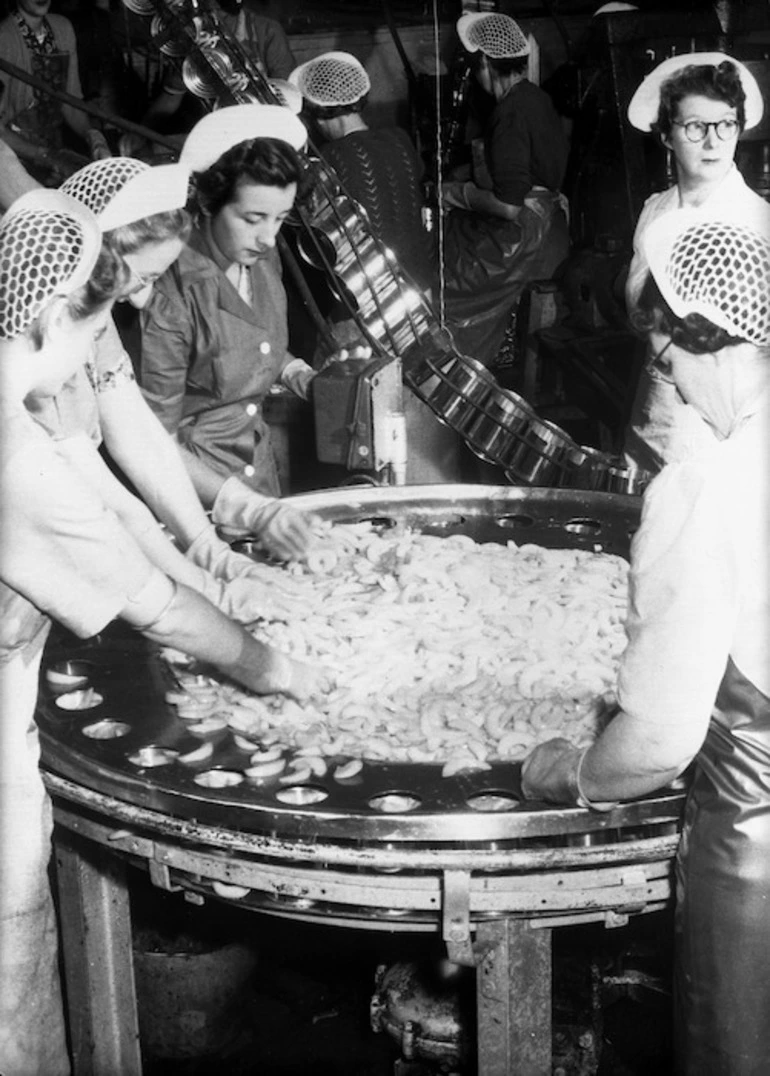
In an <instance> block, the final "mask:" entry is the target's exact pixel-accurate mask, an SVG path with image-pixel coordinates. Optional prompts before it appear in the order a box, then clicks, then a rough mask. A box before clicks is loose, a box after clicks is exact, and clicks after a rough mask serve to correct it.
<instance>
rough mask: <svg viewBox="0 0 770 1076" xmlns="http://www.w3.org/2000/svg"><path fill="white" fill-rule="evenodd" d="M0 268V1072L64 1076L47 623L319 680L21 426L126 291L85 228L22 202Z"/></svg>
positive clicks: (247, 677)
mask: <svg viewBox="0 0 770 1076" xmlns="http://www.w3.org/2000/svg"><path fill="white" fill-rule="evenodd" d="M41 248H45V250H46V251H47V255H48V256H47V257H46V258H39V257H37V255H38V253H39V251H40V250H41ZM0 262H2V264H3V267H4V270H3V271H4V285H5V286H4V290H3V293H2V295H1V296H0V409H1V410H2V423H0V438H1V440H2V444H1V445H0V448H1V449H2V451H0V500H1V502H2V509H3V510H2V517H1V519H2V527H1V529H0V553H1V555H0V607H1V609H2V616H0V624H2V638H1V639H0V713H2V721H1V722H0V868H1V869H0V878H1V879H2V884H1V885H0V1066H1V1067H2V1071H3V1073H4V1076H66V1074H67V1073H68V1072H69V1062H68V1058H67V1047H66V1036H65V1028H64V1019H63V1012H62V999H61V990H60V985H59V977H58V960H57V936H56V922H55V915H54V908H53V903H52V900H51V894H50V889H49V883H48V877H47V868H48V862H49V859H50V853H51V844H50V842H51V804H50V800H49V799H48V796H47V794H46V791H45V787H44V785H43V782H42V780H41V777H40V773H39V770H38V763H39V755H40V750H39V743H38V734H37V728H36V725H35V722H34V712H35V705H36V698H37V685H38V675H39V671H40V661H41V656H42V651H43V647H44V644H45V641H46V637H47V635H48V631H49V628H50V624H51V620H52V619H53V620H57V621H59V622H60V623H62V624H63V625H65V626H66V627H67V628H68V629H69V630H70V631H72V632H74V633H75V634H76V635H78V636H80V637H82V638H87V637H90V636H93V635H95V634H97V633H98V632H99V631H101V630H102V629H103V628H104V627H106V626H107V624H109V623H110V622H111V621H112V620H114V619H115V618H120V619H122V620H124V621H125V622H126V623H127V624H129V625H130V626H131V627H133V628H135V629H136V630H137V631H139V632H141V633H142V634H143V635H144V636H145V637H146V638H148V639H150V640H152V641H153V642H155V643H159V644H163V645H168V646H173V647H175V648H178V649H179V650H182V651H183V652H185V653H188V654H190V655H191V656H193V657H196V658H198V659H199V660H202V661H205V662H207V663H210V664H212V665H214V666H215V667H217V668H219V669H220V670H221V672H223V673H224V674H225V675H226V676H229V677H231V678H232V679H233V680H235V681H236V682H238V683H240V684H242V685H243V686H245V687H246V688H248V689H249V690H251V691H254V692H256V693H258V694H266V693H276V692H281V693H284V694H287V695H289V696H291V697H293V698H296V699H307V698H308V697H310V696H312V695H314V694H317V693H319V692H322V691H324V690H326V689H327V687H328V686H329V681H328V679H327V677H326V676H325V674H323V673H322V672H320V671H318V670H316V669H314V668H312V667H310V666H308V665H306V664H304V663H302V662H297V661H294V660H293V659H290V658H289V657H288V656H286V655H285V654H282V653H279V652H278V651H276V650H274V649H272V648H270V647H266V646H264V645H263V644H261V643H258V642H257V641H256V640H255V639H254V638H253V637H252V636H251V635H249V634H248V633H247V632H246V631H245V629H244V628H242V627H241V626H239V625H238V624H236V623H235V622H234V621H232V620H230V619H228V618H227V617H226V616H225V615H224V614H223V613H221V612H220V611H219V610H218V609H217V608H216V607H215V606H214V605H212V604H211V603H210V602H209V601H207V600H206V599H205V598H204V597H203V596H202V595H200V594H199V593H196V591H195V590H193V589H191V588H190V587H187V586H185V585H183V584H179V583H177V582H175V581H174V580H173V579H172V578H170V577H169V576H168V575H167V574H166V573H165V571H164V570H163V568H162V567H161V566H159V565H158V564H157V563H156V562H155V561H154V560H153V559H152V558H151V557H148V556H147V555H146V553H145V552H144V551H143V549H142V548H141V547H140V545H139V544H138V543H137V541H136V540H135V538H134V536H133V535H132V534H131V533H130V531H128V530H127V529H126V528H125V527H124V526H122V524H121V522H120V519H119V517H118V515H117V514H116V512H115V511H114V510H113V508H112V501H113V495H112V493H111V492H110V490H109V488H108V486H107V485H106V484H105V485H104V487H103V488H102V489H101V490H100V489H97V487H96V485H95V484H94V483H93V482H92V481H91V480H90V479H89V478H88V477H86V476H84V475H83V474H82V473H81V471H80V470H79V469H78V468H77V467H76V466H73V464H72V462H71V461H70V459H68V457H67V456H66V454H64V455H63V454H62V453H61V451H60V448H61V444H62V443H61V442H56V441H54V440H53V439H52V438H51V437H50V436H49V435H48V434H47V433H46V432H45V430H44V429H42V428H41V426H40V425H39V424H38V423H36V422H35V421H34V420H33V418H32V416H31V414H30V412H29V410H28V408H27V403H28V401H29V400H30V398H36V399H39V400H45V399H46V398H49V397H51V396H53V395H55V394H56V393H57V392H59V391H60V389H61V387H62V385H63V384H64V383H65V382H66V381H67V380H68V379H69V378H70V377H71V376H72V375H73V374H74V373H75V372H76V371H77V370H78V369H79V367H80V366H81V365H82V364H83V363H84V362H85V361H86V360H87V358H88V355H89V352H90V350H91V348H92V346H93V342H94V340H95V339H96V338H97V337H98V336H99V334H100V333H102V332H103V331H104V330H105V329H106V327H107V325H108V324H109V318H110V310H111V307H112V303H113V302H114V299H115V297H116V296H117V295H118V294H119V293H120V291H121V290H122V289H123V288H124V287H125V284H126V277H127V273H128V270H127V269H126V267H125V265H124V264H123V263H122V262H121V260H120V259H119V258H118V257H117V256H116V255H115V253H114V252H112V251H111V250H110V249H109V248H107V247H103V245H102V241H101V234H100V231H99V227H98V224H97V222H96V220H95V218H94V216H93V214H91V213H90V212H89V211H88V210H86V209H85V207H83V206H82V205H80V203H78V202H77V201H76V200H75V199H72V198H69V197H68V196H66V195H62V194H61V193H60V192H58V191H50V190H43V191H32V192H30V193H29V194H27V195H24V196H23V197H22V198H20V199H18V200H17V201H16V202H15V203H14V205H13V206H12V207H11V210H10V211H9V212H8V213H7V214H6V215H5V217H4V218H3V220H2V222H0ZM113 481H114V480H113ZM115 496H116V497H117V498H119V497H120V496H121V495H120V494H116V495H115Z"/></svg>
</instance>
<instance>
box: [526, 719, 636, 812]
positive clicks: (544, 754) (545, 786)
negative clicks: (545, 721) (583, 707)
mask: <svg viewBox="0 0 770 1076" xmlns="http://www.w3.org/2000/svg"><path fill="white" fill-rule="evenodd" d="M588 750H589V748H588V747H575V745H574V744H572V743H570V741H569V740H566V739H564V738H563V737H557V738H556V739H553V740H547V741H546V743H541V744H539V745H538V746H537V747H536V748H535V749H534V750H533V751H531V752H530V754H529V755H527V757H526V758H525V759H524V762H523V764H522V767H521V791H522V794H523V796H524V798H525V799H528V800H545V801H546V803H563V804H567V805H568V806H571V807H587V808H589V809H590V810H592V811H601V812H604V811H611V810H612V809H613V807H617V803H615V802H610V801H607V802H604V801H602V802H597V801H596V800H589V799H588V798H587V797H586V796H585V795H584V793H583V790H582V788H581V786H580V769H581V766H582V763H583V758H584V757H585V755H586V753H587V752H588Z"/></svg>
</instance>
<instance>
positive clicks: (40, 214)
mask: <svg viewBox="0 0 770 1076" xmlns="http://www.w3.org/2000/svg"><path fill="white" fill-rule="evenodd" d="M101 247H102V233H101V231H100V230H99V225H98V223H97V221H96V217H95V216H94V214H93V213H92V212H91V211H90V210H89V209H87V208H86V207H85V206H84V205H83V204H82V203H81V202H78V201H77V200H76V199H75V198H72V197H70V196H69V195H67V194H62V192H61V191H57V190H46V189H43V188H40V189H37V190H32V191H28V192H27V194H23V195H22V196H21V197H20V198H17V199H16V201H15V202H13V203H12V204H11V206H10V208H9V209H8V211H7V212H6V214H5V216H4V217H3V219H2V221H1V222H0V339H2V340H13V339H15V338H16V337H18V336H21V335H22V333H24V332H25V331H26V330H27V329H28V328H29V326H30V325H32V323H33V322H34V320H35V318H36V317H38V315H39V314H40V313H41V312H42V311H43V310H44V309H45V308H46V307H47V305H48V304H49V303H50V302H51V300H52V299H53V298H54V297H55V296H56V295H71V294H72V292H74V291H77V289H78V288H81V287H82V286H83V285H84V284H85V283H86V281H87V280H88V278H89V277H90V275H91V273H92V271H93V268H94V266H95V265H96V259H97V258H98V257H99V252H100V250H101Z"/></svg>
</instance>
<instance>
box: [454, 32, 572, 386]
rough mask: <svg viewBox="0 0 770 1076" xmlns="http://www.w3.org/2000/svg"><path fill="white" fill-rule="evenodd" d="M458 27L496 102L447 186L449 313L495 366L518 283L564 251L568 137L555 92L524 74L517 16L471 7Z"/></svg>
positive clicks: (465, 345) (460, 338)
mask: <svg viewBox="0 0 770 1076" xmlns="http://www.w3.org/2000/svg"><path fill="white" fill-rule="evenodd" d="M457 32H458V34H459V37H460V41H461V42H462V44H463V46H464V48H465V49H466V51H467V52H468V53H469V55H470V57H471V60H472V62H473V64H474V66H475V75H476V79H477V80H478V82H479V84H480V85H481V87H482V88H483V89H484V91H485V92H486V93H487V94H489V95H491V96H492V97H493V98H494V102H495V103H494V107H493V109H492V112H491V114H490V117H489V120H488V121H487V125H486V128H485V131H484V139H483V159H480V158H478V156H477V158H476V159H475V160H474V165H473V176H472V178H471V179H466V180H465V181H461V180H459V179H449V180H448V181H446V182H444V183H443V184H442V187H441V203H442V207H443V209H444V211H445V213H446V216H445V218H444V222H443V227H444V262H443V269H444V276H445V306H446V318H447V322H448V324H449V326H450V328H451V329H452V331H453V334H454V337H455V342H456V344H457V346H458V348H459V350H460V351H462V352H464V353H465V354H467V355H469V356H471V357H472V358H475V359H478V360H479V361H480V362H482V363H484V365H485V366H490V367H493V366H494V363H495V359H496V357H497V354H498V351H499V349H500V345H501V343H502V341H503V338H504V336H505V332H506V328H507V327H508V324H509V322H510V319H511V315H512V313H513V312H514V311H515V307H516V304H517V302H518V299H519V297H520V295H521V292H522V289H523V288H524V286H525V285H526V283H527V282H528V281H530V280H535V279H540V278H543V277H548V276H550V275H552V274H553V272H554V271H555V270H556V269H557V268H558V266H559V265H560V264H561V262H562V261H564V259H565V258H566V256H567V253H568V247H569V231H568V225H567V214H566V199H565V198H564V196H563V195H562V194H561V193H560V190H561V185H562V182H563V179H564V172H565V169H566V164H567V153H568V145H567V138H566V136H565V134H564V130H563V127H562V122H561V120H560V118H559V116H558V115H557V113H556V110H555V109H554V107H553V105H552V103H551V100H550V98H549V97H548V95H547V94H546V93H545V92H544V91H543V90H541V89H540V88H539V87H538V86H535V85H534V84H533V83H531V82H530V81H529V80H528V78H527V74H526V72H527V62H528V61H527V58H528V56H529V52H530V47H529V42H528V40H527V38H526V36H525V34H524V33H523V32H522V30H521V28H520V27H519V25H518V24H517V23H516V22H515V21H514V20H513V19H511V18H509V16H507V15H502V14H498V13H496V12H490V13H487V12H475V13H472V14H467V15H463V16H462V17H461V18H460V19H459V20H458V22H457Z"/></svg>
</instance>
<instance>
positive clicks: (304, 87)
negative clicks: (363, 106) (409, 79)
mask: <svg viewBox="0 0 770 1076" xmlns="http://www.w3.org/2000/svg"><path fill="white" fill-rule="evenodd" d="M289 81H290V82H292V83H293V84H294V85H295V86H296V87H297V89H298V90H299V92H300V93H301V94H302V96H303V97H304V98H305V99H306V100H307V101H309V102H310V104H312V105H318V106H319V107H321V108H334V107H336V106H339V105H354V104H356V102H357V101H360V100H361V98H362V97H365V96H366V94H367V93H369V91H370V90H371V88H372V84H371V82H370V81H369V76H368V75H367V73H366V71H365V70H364V67H363V65H362V64H361V62H360V61H359V60H357V59H356V57H355V56H353V55H352V54H351V53H349V52H324V53H323V54H322V55H321V56H315V57H314V58H313V59H312V60H308V61H307V62H306V63H304V64H300V65H299V67H295V68H294V70H293V71H292V73H291V74H290V75H289Z"/></svg>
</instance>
